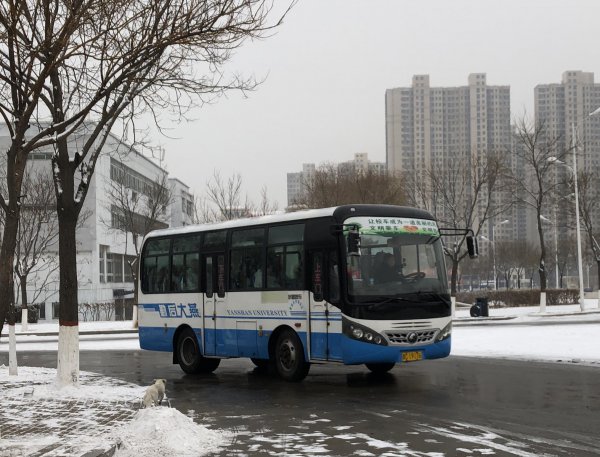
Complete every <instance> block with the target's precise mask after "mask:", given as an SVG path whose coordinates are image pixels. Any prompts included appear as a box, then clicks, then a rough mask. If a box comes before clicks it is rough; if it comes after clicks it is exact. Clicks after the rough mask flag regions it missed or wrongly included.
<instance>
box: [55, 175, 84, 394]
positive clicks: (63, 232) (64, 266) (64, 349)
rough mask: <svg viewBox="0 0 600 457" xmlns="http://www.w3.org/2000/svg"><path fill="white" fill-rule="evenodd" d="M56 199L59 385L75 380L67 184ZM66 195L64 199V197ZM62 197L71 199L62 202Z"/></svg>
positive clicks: (71, 214)
mask: <svg viewBox="0 0 600 457" xmlns="http://www.w3.org/2000/svg"><path fill="white" fill-rule="evenodd" d="M64 187H65V189H64V191H65V193H64V194H63V195H62V197H63V198H60V200H59V210H58V231H59V235H58V256H59V262H60V290H59V295H58V296H59V311H58V318H59V333H58V364H57V380H58V384H59V385H60V386H65V385H69V384H77V383H78V382H79V315H78V306H77V305H78V301H77V244H76V240H75V232H76V227H77V213H76V211H75V209H74V202H72V199H73V197H72V195H73V194H72V193H70V195H65V194H68V193H69V191H70V190H71V189H72V187H71V189H69V186H68V185H65V186H64ZM65 197H66V198H65ZM64 200H71V201H70V202H68V203H67V205H65V204H64Z"/></svg>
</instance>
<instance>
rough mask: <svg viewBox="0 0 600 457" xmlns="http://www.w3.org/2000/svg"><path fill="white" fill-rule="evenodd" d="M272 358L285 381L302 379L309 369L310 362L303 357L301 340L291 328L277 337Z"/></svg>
mask: <svg viewBox="0 0 600 457" xmlns="http://www.w3.org/2000/svg"><path fill="white" fill-rule="evenodd" d="M274 359H275V360H274V361H275V368H276V369H277V373H278V374H279V376H280V377H281V378H282V379H284V380H286V381H292V382H296V381H302V380H303V379H304V378H305V377H306V375H307V374H308V370H309V369H310V363H308V362H307V361H306V360H305V359H304V348H303V347H302V342H301V341H300V338H298V335H297V334H296V332H294V331H293V330H291V329H286V330H284V331H283V332H281V334H280V335H279V337H278V338H277V343H276V344H275V353H274Z"/></svg>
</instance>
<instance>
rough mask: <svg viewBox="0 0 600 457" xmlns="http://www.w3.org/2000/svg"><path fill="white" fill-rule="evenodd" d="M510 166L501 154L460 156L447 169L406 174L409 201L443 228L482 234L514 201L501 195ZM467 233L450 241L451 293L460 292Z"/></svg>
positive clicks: (448, 250) (448, 251)
mask: <svg viewBox="0 0 600 457" xmlns="http://www.w3.org/2000/svg"><path fill="white" fill-rule="evenodd" d="M505 173H506V168H505V164H504V161H503V160H502V158H501V157H500V156H499V155H492V154H490V155H488V156H479V157H469V158H467V159H460V158H456V159H454V160H452V161H448V162H447V163H446V166H445V167H443V168H437V167H433V166H432V167H430V168H429V169H426V170H425V171H423V172H421V173H413V174H412V175H411V176H406V178H407V179H408V181H409V183H410V186H409V188H410V193H409V201H410V202H411V204H412V205H414V206H420V207H423V208H424V209H426V210H428V211H430V212H431V213H432V214H433V215H434V216H435V217H436V219H437V220H438V223H439V224H440V226H441V227H444V228H448V229H451V230H452V231H455V230H456V231H460V230H462V229H465V228H471V229H472V230H473V232H474V234H475V236H479V234H480V232H481V230H482V228H483V227H484V225H485V224H486V223H487V222H488V221H489V220H493V219H494V218H495V217H497V216H498V215H500V214H502V213H504V212H506V211H507V210H508V209H509V208H510V207H511V206H512V204H513V202H512V201H511V200H501V199H499V198H497V197H498V195H499V194H500V192H502V191H503V190H504V187H505V186H506V182H505V181H504V176H505ZM465 245H466V234H464V235H460V236H455V237H453V242H451V243H446V246H445V253H446V256H448V258H449V259H450V261H451V263H452V274H451V280H450V284H451V294H452V296H455V295H456V290H457V287H456V286H457V280H458V274H459V264H460V262H461V261H462V260H463V259H464V258H465V257H466V256H467V255H468V252H467V249H466V246H465Z"/></svg>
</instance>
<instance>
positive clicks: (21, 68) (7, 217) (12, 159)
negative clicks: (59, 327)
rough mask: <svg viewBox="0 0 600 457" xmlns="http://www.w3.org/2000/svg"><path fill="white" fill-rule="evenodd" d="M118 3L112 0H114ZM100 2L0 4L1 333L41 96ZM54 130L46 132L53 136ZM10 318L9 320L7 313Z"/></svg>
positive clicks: (10, 292) (9, 296) (35, 143)
mask: <svg viewBox="0 0 600 457" xmlns="http://www.w3.org/2000/svg"><path fill="white" fill-rule="evenodd" d="M115 3H117V2H115ZM101 8H102V2H100V1H78V2H74V3H73V2H70V3H69V5H68V6H67V5H65V4H62V2H57V3H56V4H54V3H50V2H48V1H47V0H32V1H28V2H22V1H15V0H7V1H3V2H2V3H1V4H0V116H1V117H2V120H3V121H4V123H5V127H6V129H7V131H8V135H9V137H10V139H11V141H10V145H9V146H8V148H7V149H6V150H5V151H3V154H5V157H4V158H5V166H6V171H7V173H6V177H5V178H6V187H5V189H4V191H3V192H2V193H1V194H0V211H2V212H3V213H4V226H3V236H2V247H1V249H0V332H1V330H2V327H3V325H4V320H5V318H6V316H7V314H8V312H9V309H11V308H12V303H13V290H14V287H13V264H14V253H15V248H16V244H17V231H18V225H19V216H20V210H21V198H20V196H21V195H22V191H21V187H22V183H23V178H24V174H25V166H26V163H27V155H28V154H29V152H31V151H33V150H34V149H36V148H38V147H39V146H40V144H39V142H40V140H41V139H42V137H43V136H44V135H39V134H38V132H33V133H32V132H30V127H31V124H32V123H33V122H32V120H34V117H35V116H36V115H37V113H38V108H39V103H40V98H41V97H42V94H43V92H44V91H45V90H47V88H48V86H47V84H48V78H49V76H50V73H51V71H52V70H53V69H55V68H56V67H57V66H58V65H60V64H61V63H62V62H65V61H66V60H67V59H70V58H72V57H73V56H74V55H75V54H77V53H78V52H79V46H78V44H76V43H73V45H71V46H69V42H70V40H71V38H72V37H73V36H74V35H75V34H76V33H77V31H78V30H85V29H86V28H87V27H88V26H91V25H92V22H93V21H94V20H95V19H96V18H97V17H98V16H99V13H100V9H101ZM54 132H56V130H55V129H54V128H53V129H51V131H50V132H49V135H52V134H53V133H54ZM9 322H14V318H13V316H12V313H10V314H9Z"/></svg>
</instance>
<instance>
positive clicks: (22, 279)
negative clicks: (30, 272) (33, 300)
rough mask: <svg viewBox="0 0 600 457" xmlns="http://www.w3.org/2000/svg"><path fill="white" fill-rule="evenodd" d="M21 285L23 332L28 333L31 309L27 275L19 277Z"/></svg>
mask: <svg viewBox="0 0 600 457" xmlns="http://www.w3.org/2000/svg"><path fill="white" fill-rule="evenodd" d="M19 283H20V284H21V331H22V332H26V331H27V327H28V325H27V324H28V323H29V322H28V316H27V315H28V314H29V309H28V308H27V304H28V298H27V274H24V275H19Z"/></svg>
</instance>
